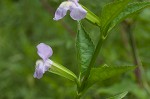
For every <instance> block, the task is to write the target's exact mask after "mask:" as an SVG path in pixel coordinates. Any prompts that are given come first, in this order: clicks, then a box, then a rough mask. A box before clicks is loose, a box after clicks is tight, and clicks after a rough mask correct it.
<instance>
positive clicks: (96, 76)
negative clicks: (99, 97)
mask: <svg viewBox="0 0 150 99" xmlns="http://www.w3.org/2000/svg"><path fill="white" fill-rule="evenodd" d="M135 67H136V66H111V67H109V66H102V67H99V68H92V69H91V72H90V76H89V79H88V84H87V87H90V86H91V85H93V84H94V83H96V82H98V81H103V80H106V79H108V78H110V77H112V76H115V75H120V74H121V73H124V72H127V71H128V70H132V69H134V68H135Z"/></svg>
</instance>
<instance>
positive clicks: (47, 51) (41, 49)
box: [37, 43, 53, 61]
mask: <svg viewBox="0 0 150 99" xmlns="http://www.w3.org/2000/svg"><path fill="white" fill-rule="evenodd" d="M37 50H38V51H37V53H38V55H39V56H40V57H41V58H42V59H43V60H44V61H46V60H47V59H48V58H49V57H50V56H52V54H53V50H52V48H51V47H50V46H48V45H46V44H44V43H40V44H39V45H38V46H37Z"/></svg>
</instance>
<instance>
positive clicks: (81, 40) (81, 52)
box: [76, 22, 94, 73]
mask: <svg viewBox="0 0 150 99" xmlns="http://www.w3.org/2000/svg"><path fill="white" fill-rule="evenodd" d="M76 47H77V53H78V61H79V65H80V70H81V73H83V72H85V71H86V69H87V68H88V66H89V64H90V60H91V58H92V55H93V52H94V44H93V42H92V41H91V39H90V37H89V35H88V34H87V32H86V31H85V29H84V28H83V26H82V25H81V23H80V22H78V34H77V38H76Z"/></svg>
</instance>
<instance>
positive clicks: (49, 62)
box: [44, 59, 53, 71]
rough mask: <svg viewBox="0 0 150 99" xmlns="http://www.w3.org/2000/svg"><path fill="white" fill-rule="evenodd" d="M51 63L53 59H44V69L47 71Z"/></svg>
mask: <svg viewBox="0 0 150 99" xmlns="http://www.w3.org/2000/svg"><path fill="white" fill-rule="evenodd" d="M52 64H53V61H51V60H50V59H48V60H46V61H45V63H44V66H45V68H44V71H48V69H49V68H50V67H51V65H52Z"/></svg>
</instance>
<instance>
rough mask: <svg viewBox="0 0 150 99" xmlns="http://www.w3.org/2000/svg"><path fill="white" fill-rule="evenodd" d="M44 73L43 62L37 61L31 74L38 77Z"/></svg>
mask: <svg viewBox="0 0 150 99" xmlns="http://www.w3.org/2000/svg"><path fill="white" fill-rule="evenodd" d="M44 73H45V67H44V63H43V62H42V61H41V62H39V63H37V65H36V69H35V72H34V75H33V76H34V78H38V79H40V78H42V77H43V74H44Z"/></svg>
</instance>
